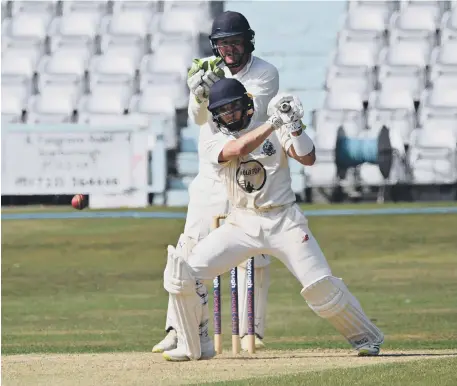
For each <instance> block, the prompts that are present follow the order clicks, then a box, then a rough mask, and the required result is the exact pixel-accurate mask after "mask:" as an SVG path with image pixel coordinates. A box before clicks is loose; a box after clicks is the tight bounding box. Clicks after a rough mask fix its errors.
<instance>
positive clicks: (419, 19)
mask: <svg viewBox="0 0 457 386" xmlns="http://www.w3.org/2000/svg"><path fill="white" fill-rule="evenodd" d="M439 21H440V13H439V9H438V8H435V7H432V8H430V7H423V6H409V7H405V8H403V9H402V10H400V11H397V12H395V13H394V14H393V15H392V17H391V19H390V30H391V31H392V32H395V33H396V35H397V36H400V37H403V38H408V39H427V40H430V41H432V42H435V40H436V31H437V30H438V28H439ZM394 40H395V38H394ZM391 42H392V37H391Z"/></svg>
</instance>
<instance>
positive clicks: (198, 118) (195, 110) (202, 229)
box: [152, 11, 279, 356]
mask: <svg viewBox="0 0 457 386" xmlns="http://www.w3.org/2000/svg"><path fill="white" fill-rule="evenodd" d="M254 35H255V34H254V31H253V30H252V29H251V27H250V25H249V23H248V21H247V20H246V18H245V17H244V16H243V15H242V14H240V13H237V12H230V11H226V12H223V13H222V14H220V15H218V16H217V17H216V18H215V19H214V21H213V25H212V32H211V35H210V37H209V38H210V43H211V47H212V50H213V53H214V56H212V57H209V58H204V59H200V60H198V59H196V60H194V63H193V66H192V68H191V69H190V71H189V78H188V86H189V89H190V98H189V100H190V102H189V109H188V111H189V116H190V117H191V119H193V120H194V122H195V123H196V124H198V125H200V129H201V130H200V136H199V149H198V153H199V172H198V175H197V177H196V178H195V180H194V181H192V183H191V185H190V187H189V198H190V200H189V205H188V210H187V218H186V225H185V228H184V233H183V234H182V235H181V236H180V238H179V241H178V245H177V246H176V249H177V250H178V251H179V254H180V255H181V256H183V258H186V256H188V255H189V254H190V253H191V251H192V249H193V247H194V246H195V245H196V244H197V243H198V242H199V241H200V240H202V239H203V238H204V237H206V236H207V235H208V233H209V232H210V231H211V224H212V219H213V217H214V216H217V215H220V214H224V213H227V211H228V209H229V202H228V197H227V193H226V188H225V186H224V184H223V181H222V179H221V176H220V171H221V166H220V165H218V164H217V163H216V164H214V163H212V162H211V160H210V157H209V156H208V154H206V149H205V148H204V146H203V144H204V143H206V142H207V141H208V140H210V139H211V137H213V136H214V135H215V134H216V133H218V128H217V126H216V124H215V123H214V121H213V119H212V117H211V114H210V113H209V111H208V96H209V90H210V87H211V86H212V85H213V84H215V83H216V82H218V81H220V80H221V79H223V78H233V79H237V80H238V81H239V82H241V83H242V84H243V85H244V86H245V87H246V89H247V90H248V91H249V92H250V93H251V94H252V95H253V104H254V106H255V114H256V116H257V117H258V119H259V120H263V121H265V120H266V119H267V118H268V116H267V107H268V103H269V102H270V100H271V99H272V98H273V97H274V96H275V95H276V94H277V92H278V89H279V75H278V71H277V69H276V68H275V67H274V66H273V65H272V64H270V63H268V62H266V61H264V60H262V59H260V58H258V57H256V56H254V55H252V52H253V51H254ZM252 256H255V258H254V264H255V277H256V281H255V290H254V293H255V295H254V296H255V301H254V304H255V317H256V319H255V328H256V331H255V332H256V338H255V345H256V349H258V350H259V349H262V348H264V347H265V346H264V343H263V341H262V339H263V337H264V331H265V319H266V304H267V297H268V288H269V285H270V267H269V264H270V257H269V256H268V255H266V254H261V253H259V254H257V255H252ZM245 257H251V256H245ZM237 264H239V266H238V282H239V291H238V293H239V310H240V314H239V316H240V336H241V347H242V349H243V350H247V339H246V337H247V332H248V331H247V329H248V318H247V301H246V299H247V286H246V261H239V262H238V263H237ZM231 268H233V267H231ZM199 289H200V290H201V291H202V292H200V297H201V299H202V301H203V302H204V303H206V302H207V300H208V293H207V290H206V287H205V286H203V285H201V283H200V286H199ZM170 304H171V303H169V307H168V312H167V320H166V327H165V329H166V332H167V335H166V337H165V338H164V339H163V340H162V341H161V342H159V343H158V344H157V345H155V346H154V347H153V349H152V351H153V352H163V351H167V350H172V349H174V348H176V347H177V334H176V329H175V324H176V322H175V314H174V313H173V309H172V307H170ZM205 312H206V313H205V315H204V317H203V320H202V321H201V325H200V330H201V331H200V335H201V337H202V347H208V353H206V351H205V350H204V351H205V352H204V353H203V356H207V355H208V356H211V355H212V350H214V348H213V346H212V341H210V338H209V337H208V319H209V315H208V312H207V307H205ZM209 342H210V343H209ZM206 344H208V346H206Z"/></svg>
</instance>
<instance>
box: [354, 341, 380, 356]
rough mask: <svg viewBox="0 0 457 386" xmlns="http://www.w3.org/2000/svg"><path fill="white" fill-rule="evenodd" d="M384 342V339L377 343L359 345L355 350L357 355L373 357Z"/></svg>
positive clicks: (377, 353)
mask: <svg viewBox="0 0 457 386" xmlns="http://www.w3.org/2000/svg"><path fill="white" fill-rule="evenodd" d="M383 343H384V340H382V341H380V342H377V343H368V344H366V345H364V346H362V347H359V348H358V349H357V351H358V352H359V354H358V356H359V357H375V356H377V355H379V351H380V350H381V345H382V344H383Z"/></svg>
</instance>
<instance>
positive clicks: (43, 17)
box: [2, 13, 51, 53]
mask: <svg viewBox="0 0 457 386" xmlns="http://www.w3.org/2000/svg"><path fill="white" fill-rule="evenodd" d="M50 21H51V15H49V14H41V13H36V14H35V13H30V14H29V13H19V14H18V15H17V16H15V17H14V18H12V19H9V20H8V21H5V22H4V23H3V25H2V51H4V50H5V49H9V48H22V49H24V48H25V49H28V48H36V49H39V51H40V52H43V53H44V52H45V51H46V46H45V42H46V36H47V29H48V25H49V23H50Z"/></svg>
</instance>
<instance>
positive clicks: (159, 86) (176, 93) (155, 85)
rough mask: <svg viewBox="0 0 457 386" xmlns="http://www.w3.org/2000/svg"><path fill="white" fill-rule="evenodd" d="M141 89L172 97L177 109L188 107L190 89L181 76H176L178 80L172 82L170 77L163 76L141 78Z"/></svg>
mask: <svg viewBox="0 0 457 386" xmlns="http://www.w3.org/2000/svg"><path fill="white" fill-rule="evenodd" d="M164 80H165V82H164ZM140 90H141V92H142V93H150V94H151V95H157V96H161V97H162V96H167V97H170V98H172V99H173V101H174V105H175V107H176V110H184V109H187V105H188V103H189V89H188V88H187V84H186V83H182V82H180V78H179V77H176V80H175V81H174V82H172V83H171V82H170V78H168V77H167V78H166V79H162V77H161V76H158V77H155V78H145V79H141V82H140Z"/></svg>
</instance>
